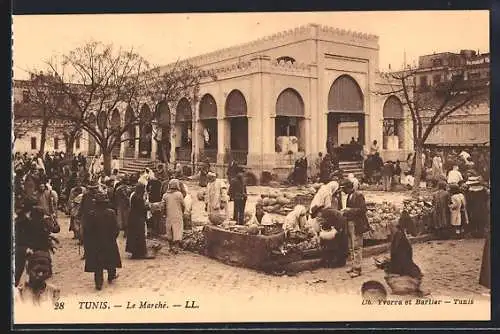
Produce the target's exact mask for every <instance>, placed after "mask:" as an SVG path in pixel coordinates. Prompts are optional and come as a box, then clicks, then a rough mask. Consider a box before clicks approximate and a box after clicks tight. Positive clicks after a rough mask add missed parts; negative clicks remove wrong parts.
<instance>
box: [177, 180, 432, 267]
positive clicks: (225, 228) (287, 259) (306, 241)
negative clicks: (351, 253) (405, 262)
mask: <svg viewBox="0 0 500 334" xmlns="http://www.w3.org/2000/svg"><path fill="white" fill-rule="evenodd" d="M320 186H321V184H314V185H312V186H309V187H301V188H298V189H297V190H296V191H293V192H292V191H290V190H289V189H283V190H280V189H266V190H264V191H263V192H262V193H261V194H260V196H259V198H258V199H257V203H260V204H261V205H262V206H263V208H264V211H265V212H266V213H267V214H269V215H271V216H272V217H273V222H274V223H273V225H270V226H262V225H256V224H252V225H244V226H238V225H236V223H235V222H233V221H229V220H224V221H222V220H218V221H216V222H215V223H212V224H209V225H205V226H204V227H202V228H200V229H198V230H194V231H192V232H190V233H188V234H187V235H186V238H185V241H184V248H185V249H187V250H190V251H194V252H197V253H200V254H203V255H206V256H209V257H212V258H214V259H217V260H219V261H221V262H224V263H226V264H229V265H236V266H242V267H247V268H251V269H256V270H262V271H265V272H274V273H276V272H281V271H284V272H287V273H289V272H294V271H295V272H297V271H301V270H306V269H309V270H310V269H312V267H317V266H319V265H321V247H320V238H319V237H318V235H317V234H315V233H312V231H310V230H308V229H307V228H305V229H303V230H301V231H297V232H294V233H291V234H288V235H286V236H285V233H284V231H283V229H282V224H283V221H284V220H285V216H286V215H287V214H288V213H290V212H291V211H292V210H293V208H294V207H295V206H296V205H298V204H300V205H304V206H305V207H306V208H308V207H309V204H310V202H311V201H312V198H313V197H314V195H315V194H316V192H317V190H318V189H319V188H320ZM197 197H198V199H199V200H203V198H204V193H203V192H200V193H198V196H197ZM403 211H406V212H407V213H408V215H409V217H410V219H411V221H412V223H411V224H409V226H405V228H406V229H407V232H408V233H409V234H411V235H414V236H416V235H419V234H422V233H425V232H427V231H428V226H429V222H430V217H431V211H432V206H431V204H430V201H429V200H425V199H423V198H414V199H408V200H405V201H403V205H402V206H399V207H398V206H396V205H395V204H394V203H390V202H387V201H386V202H382V203H375V202H367V217H368V221H369V224H370V227H371V231H369V232H367V233H365V234H364V239H365V243H367V244H380V243H387V242H388V241H389V240H390V234H391V225H392V224H393V223H394V222H396V221H399V219H400V216H401V213H402V212H403Z"/></svg>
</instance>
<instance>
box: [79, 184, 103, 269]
mask: <svg viewBox="0 0 500 334" xmlns="http://www.w3.org/2000/svg"><path fill="white" fill-rule="evenodd" d="M87 190H88V191H87V192H85V193H84V194H83V196H82V202H81V204H80V209H79V210H78V215H77V219H80V222H81V226H80V234H81V236H82V237H83V257H82V260H83V259H84V258H85V254H86V252H87V249H86V248H87V247H86V244H85V239H86V238H87V236H86V231H85V228H86V226H87V224H89V223H90V222H91V221H92V220H93V219H95V213H96V203H95V198H96V197H97V195H98V194H99V186H98V185H97V184H96V183H95V182H94V183H92V184H91V185H89V186H88V187H87Z"/></svg>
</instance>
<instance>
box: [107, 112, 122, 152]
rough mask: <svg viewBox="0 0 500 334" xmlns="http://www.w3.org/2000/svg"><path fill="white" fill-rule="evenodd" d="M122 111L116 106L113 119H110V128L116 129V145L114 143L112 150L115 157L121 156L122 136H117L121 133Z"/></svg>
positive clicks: (112, 115)
mask: <svg viewBox="0 0 500 334" xmlns="http://www.w3.org/2000/svg"><path fill="white" fill-rule="evenodd" d="M120 116H121V115H120V112H119V111H118V109H117V108H115V109H114V110H113V112H112V113H111V119H110V120H109V128H110V129H111V131H114V133H115V135H113V137H114V138H113V140H114V141H115V142H114V145H113V149H112V151H111V156H113V157H117V158H118V157H120V145H121V137H120V138H117V136H118V135H119V131H120V129H121V117H120Z"/></svg>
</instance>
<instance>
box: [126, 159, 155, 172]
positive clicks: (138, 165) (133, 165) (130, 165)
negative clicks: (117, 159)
mask: <svg viewBox="0 0 500 334" xmlns="http://www.w3.org/2000/svg"><path fill="white" fill-rule="evenodd" d="M146 168H154V162H153V160H151V159H124V160H123V166H122V168H121V170H120V172H122V173H127V174H134V173H137V172H143V171H144V170H145V169H146Z"/></svg>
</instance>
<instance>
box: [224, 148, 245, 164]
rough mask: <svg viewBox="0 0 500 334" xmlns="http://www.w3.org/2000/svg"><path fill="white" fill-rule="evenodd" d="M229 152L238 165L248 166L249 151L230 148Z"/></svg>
mask: <svg viewBox="0 0 500 334" xmlns="http://www.w3.org/2000/svg"><path fill="white" fill-rule="evenodd" d="M229 154H230V155H231V157H232V158H233V160H234V161H236V163H237V164H238V165H243V166H246V164H247V161H248V151H246V150H245V151H244V150H230V151H229Z"/></svg>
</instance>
